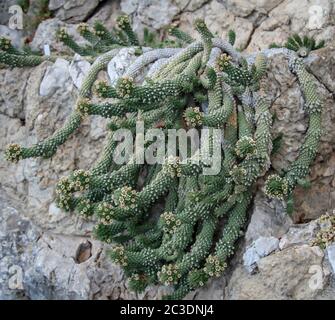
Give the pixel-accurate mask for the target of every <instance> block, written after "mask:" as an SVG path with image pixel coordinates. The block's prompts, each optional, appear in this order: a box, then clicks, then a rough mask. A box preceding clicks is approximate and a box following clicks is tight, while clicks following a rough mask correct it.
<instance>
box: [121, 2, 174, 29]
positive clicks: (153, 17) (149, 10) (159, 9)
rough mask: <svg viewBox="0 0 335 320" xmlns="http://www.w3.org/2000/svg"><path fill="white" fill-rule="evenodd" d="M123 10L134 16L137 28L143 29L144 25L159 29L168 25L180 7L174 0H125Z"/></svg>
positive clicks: (135, 27)
mask: <svg viewBox="0 0 335 320" xmlns="http://www.w3.org/2000/svg"><path fill="white" fill-rule="evenodd" d="M121 11H123V12H125V13H126V14H128V15H131V16H132V18H133V25H134V29H135V30H142V29H143V25H145V26H150V27H152V28H154V29H156V30H158V29H161V28H163V27H166V26H168V25H169V24H170V23H171V22H172V20H173V18H174V17H175V16H176V15H177V14H178V13H179V12H180V9H179V8H178V7H177V6H176V5H175V4H174V1H172V0H166V1H159V0H151V1H146V0H123V1H122V2H121Z"/></svg>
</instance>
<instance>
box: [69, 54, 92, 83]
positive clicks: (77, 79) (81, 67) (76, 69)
mask: <svg viewBox="0 0 335 320" xmlns="http://www.w3.org/2000/svg"><path fill="white" fill-rule="evenodd" d="M90 66H91V64H90V63H89V62H88V61H86V60H84V59H83V58H82V57H81V56H80V55H78V54H75V55H74V57H73V60H72V61H71V64H70V66H69V74H70V77H71V79H72V81H73V84H74V85H75V86H76V87H77V89H80V87H81V84H82V82H83V80H84V78H85V76H86V75H87V73H88V71H89V69H90Z"/></svg>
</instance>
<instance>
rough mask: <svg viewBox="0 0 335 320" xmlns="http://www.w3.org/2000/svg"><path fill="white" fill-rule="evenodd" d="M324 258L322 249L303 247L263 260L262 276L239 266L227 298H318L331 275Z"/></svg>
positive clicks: (233, 276) (230, 283)
mask: <svg viewBox="0 0 335 320" xmlns="http://www.w3.org/2000/svg"><path fill="white" fill-rule="evenodd" d="M323 257H324V253H323V252H322V251H321V249H319V248H318V247H310V246H308V245H302V246H295V247H291V248H287V249H285V250H283V251H279V252H277V253H274V254H271V255H269V256H267V257H265V258H262V259H260V260H259V261H258V262H257V266H258V273H256V274H254V275H250V274H248V273H247V272H246V271H245V270H243V268H241V267H237V268H236V269H235V270H234V272H233V274H232V277H231V279H230V281H229V284H228V287H227V288H226V296H225V298H226V299H228V300H235V299H247V300H249V299H265V300H267V299H279V300H286V299H315V298H317V297H318V295H319V294H321V292H322V290H323V289H324V288H325V287H326V286H327V279H328V275H329V274H328V271H327V270H324V269H323V265H322V263H323ZM332 294H333V293H332Z"/></svg>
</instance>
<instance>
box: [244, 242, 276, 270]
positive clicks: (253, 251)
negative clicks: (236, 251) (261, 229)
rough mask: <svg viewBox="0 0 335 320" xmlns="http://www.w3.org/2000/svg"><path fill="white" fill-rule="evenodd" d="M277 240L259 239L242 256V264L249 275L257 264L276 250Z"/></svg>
mask: <svg viewBox="0 0 335 320" xmlns="http://www.w3.org/2000/svg"><path fill="white" fill-rule="evenodd" d="M278 244H279V240H278V239H277V238H275V237H259V238H258V239H257V240H256V241H254V242H253V243H252V244H251V245H250V246H249V247H248V248H247V249H246V251H245V252H244V254H243V264H244V266H245V267H246V268H247V270H248V271H249V272H250V273H251V272H253V271H254V270H255V268H256V264H257V262H258V261H259V260H260V259H261V258H263V257H265V256H267V255H269V254H270V253H271V252H273V251H275V250H277V249H278Z"/></svg>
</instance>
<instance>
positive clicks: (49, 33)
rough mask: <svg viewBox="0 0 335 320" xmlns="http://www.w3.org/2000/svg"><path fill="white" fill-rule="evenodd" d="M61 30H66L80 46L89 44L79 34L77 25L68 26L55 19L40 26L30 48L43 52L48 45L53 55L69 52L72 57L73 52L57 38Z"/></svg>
mask: <svg viewBox="0 0 335 320" xmlns="http://www.w3.org/2000/svg"><path fill="white" fill-rule="evenodd" d="M60 28H66V30H67V32H68V33H69V35H71V36H72V37H73V38H74V39H75V41H76V42H77V43H78V44H87V42H86V40H84V39H83V38H82V37H81V36H80V35H79V34H78V32H77V30H76V25H73V24H67V23H65V22H63V21H61V20H60V19H58V18H53V19H48V20H45V21H43V22H42V23H40V24H39V26H38V28H37V30H36V33H35V36H34V38H33V41H32V42H31V44H30V47H31V48H32V49H33V50H41V51H43V48H44V45H46V44H47V45H49V46H50V49H51V54H55V52H68V53H71V55H72V54H73V52H72V51H70V49H69V48H67V47H66V46H65V45H64V44H63V43H62V42H60V41H59V40H58V39H57V37H56V33H57V30H58V29H60Z"/></svg>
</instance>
